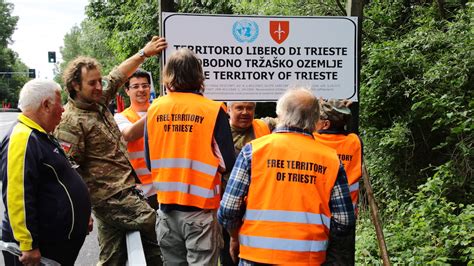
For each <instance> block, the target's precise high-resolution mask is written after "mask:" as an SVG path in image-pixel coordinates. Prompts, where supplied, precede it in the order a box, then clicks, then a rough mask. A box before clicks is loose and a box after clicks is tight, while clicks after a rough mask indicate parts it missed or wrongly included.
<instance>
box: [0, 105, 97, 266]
mask: <svg viewBox="0 0 474 266" xmlns="http://www.w3.org/2000/svg"><path fill="white" fill-rule="evenodd" d="M18 114H19V113H9V112H0V140H1V139H3V137H4V136H5V135H6V134H7V132H8V130H9V128H10V127H11V126H12V125H13V123H15V121H16V118H17V116H18ZM0 186H1V184H0ZM4 212H5V207H4V205H3V201H2V203H1V204H0V216H1V217H3V213H4ZM98 260H99V244H98V242H97V226H96V223H94V230H93V231H92V232H91V233H90V234H89V235H88V236H87V238H86V241H85V242H84V245H83V246H82V249H81V252H80V253H79V256H78V257H77V260H76V265H84V266H86V265H96V264H97V261H98ZM0 265H5V264H4V262H3V255H2V254H0Z"/></svg>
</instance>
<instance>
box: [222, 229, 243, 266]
mask: <svg viewBox="0 0 474 266" xmlns="http://www.w3.org/2000/svg"><path fill="white" fill-rule="evenodd" d="M222 235H223V237H224V248H223V249H222V250H221V265H223V266H237V265H239V262H238V261H237V263H234V262H233V261H232V258H231V257H230V253H229V248H230V244H229V243H230V235H229V232H227V230H225V229H222Z"/></svg>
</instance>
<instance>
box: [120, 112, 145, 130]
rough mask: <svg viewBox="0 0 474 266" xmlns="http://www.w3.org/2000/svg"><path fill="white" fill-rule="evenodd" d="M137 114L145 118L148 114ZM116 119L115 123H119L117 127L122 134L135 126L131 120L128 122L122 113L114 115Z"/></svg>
mask: <svg viewBox="0 0 474 266" xmlns="http://www.w3.org/2000/svg"><path fill="white" fill-rule="evenodd" d="M137 114H138V116H140V117H143V116H144V115H146V112H137ZM114 119H115V122H117V126H118V127H119V129H120V132H122V131H123V130H124V129H126V128H127V127H129V126H131V125H133V123H132V122H130V120H128V119H127V118H126V117H125V116H124V115H122V113H116V114H115V115H114Z"/></svg>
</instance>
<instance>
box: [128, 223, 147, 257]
mask: <svg viewBox="0 0 474 266" xmlns="http://www.w3.org/2000/svg"><path fill="white" fill-rule="evenodd" d="M125 240H126V242H127V256H128V260H127V263H126V265H127V266H128V265H133V266H135V265H146V260H145V253H144V252H143V246H142V239H141V237H140V232H138V231H132V232H127V234H126V236H125Z"/></svg>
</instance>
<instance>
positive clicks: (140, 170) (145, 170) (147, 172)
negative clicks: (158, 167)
mask: <svg viewBox="0 0 474 266" xmlns="http://www.w3.org/2000/svg"><path fill="white" fill-rule="evenodd" d="M134 170H135V173H137V175H138V176H143V175H150V174H151V172H150V170H148V168H137V169H134Z"/></svg>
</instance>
